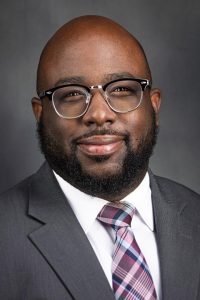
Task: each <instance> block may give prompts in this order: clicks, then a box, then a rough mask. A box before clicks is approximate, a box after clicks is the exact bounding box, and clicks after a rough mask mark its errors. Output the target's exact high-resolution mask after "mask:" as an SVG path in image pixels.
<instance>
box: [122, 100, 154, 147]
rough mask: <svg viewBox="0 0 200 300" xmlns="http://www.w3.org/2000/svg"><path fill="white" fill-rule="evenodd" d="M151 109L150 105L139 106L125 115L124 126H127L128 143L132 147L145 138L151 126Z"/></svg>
mask: <svg viewBox="0 0 200 300" xmlns="http://www.w3.org/2000/svg"><path fill="white" fill-rule="evenodd" d="M152 113H153V109H152V107H151V106H150V105H143V106H140V107H139V108H138V109H137V110H135V111H133V112H130V113H129V114H127V117H126V127H127V128H129V134H130V143H131V147H132V148H133V149H136V148H137V147H138V145H139V144H140V143H141V142H142V141H143V140H145V139H146V138H147V136H148V134H149V132H150V130H151V127H152Z"/></svg>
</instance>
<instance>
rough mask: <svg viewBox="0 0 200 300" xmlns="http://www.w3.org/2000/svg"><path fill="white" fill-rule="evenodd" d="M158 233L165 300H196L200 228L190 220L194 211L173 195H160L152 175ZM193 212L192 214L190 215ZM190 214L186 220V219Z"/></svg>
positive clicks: (161, 193) (199, 265) (163, 298)
mask: <svg viewBox="0 0 200 300" xmlns="http://www.w3.org/2000/svg"><path fill="white" fill-rule="evenodd" d="M150 179H151V189H152V200H153V208H154V216H155V230H156V238H157V245H158V253H159V259H160V269H161V281H162V294H163V296H162V300H169V299H170V300H177V299H181V300H188V299H197V293H198V285H199V270H200V255H199V253H200V252H199V251H200V245H199V239H197V237H198V236H199V234H200V232H199V227H198V226H197V224H195V222H192V220H191V221H187V220H188V219H192V218H188V216H189V215H190V214H192V213H194V211H192V209H190V206H189V205H187V204H186V203H185V202H184V199H175V198H174V193H170V192H168V195H167V193H165V192H164V190H163V191H162V192H161V191H160V188H159V187H158V185H157V182H156V180H155V178H154V176H153V175H152V174H150ZM190 210H191V212H190ZM186 214H187V217H186Z"/></svg>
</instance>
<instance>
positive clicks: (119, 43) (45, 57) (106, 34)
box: [37, 16, 151, 92]
mask: <svg viewBox="0 0 200 300" xmlns="http://www.w3.org/2000/svg"><path fill="white" fill-rule="evenodd" d="M122 48H123V49H124V51H123V54H122V52H121V49H122ZM126 53H127V55H132V57H133V66H132V67H133V72H136V73H138V74H135V75H136V76H137V77H139V78H147V79H151V72H150V69H149V65H148V62H147V59H146V56H145V53H144V51H143V48H142V46H141V45H140V43H139V42H138V41H137V39H136V38H135V37H133V36H132V35H131V34H130V33H129V32H128V31H127V30H125V29H124V28H123V27H121V26H120V25H119V24H117V23H116V22H114V21H112V20H110V19H108V18H105V17H101V16H82V17H79V18H75V19H73V20H71V21H70V22H68V23H66V24H64V25H63V26H62V27H61V28H60V29H59V30H58V31H57V32H56V33H55V34H54V35H53V37H52V38H51V39H50V40H49V41H48V42H47V44H46V46H45V47H44V49H43V51H42V54H41V57H40V61H39V65H38V72H37V91H38V92H41V91H42V90H45V89H48V88H51V87H54V86H55V85H56V82H58V81H59V79H62V77H64V76H75V75H77V76H79V75H83V74H78V73H79V70H78V68H76V72H78V73H77V74H75V73H74V72H72V73H74V74H69V69H71V68H69V67H68V66H69V65H70V62H72V64H74V65H75V66H78V65H79V64H81V62H80V60H82V61H83V62H85V71H86V72H88V71H89V68H88V64H89V63H91V66H93V68H95V69H96V68H98V64H106V66H107V70H105V72H106V71H109V72H111V73H112V72H113V71H112V70H111V68H110V64H109V58H110V59H112V61H113V60H114V61H115V62H116V64H117V62H118V60H120V61H121V60H122V59H123V55H126ZM98 60H99V61H98ZM95 63H96V65H95ZM134 65H137V67H135V66H134ZM134 69H135V70H134ZM139 69H140V70H139ZM64 73H65V74H64ZM80 73H83V70H82V69H80Z"/></svg>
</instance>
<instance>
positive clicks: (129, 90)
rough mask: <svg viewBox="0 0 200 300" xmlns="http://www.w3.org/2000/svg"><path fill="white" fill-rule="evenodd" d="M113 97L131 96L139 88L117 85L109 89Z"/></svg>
mask: <svg viewBox="0 0 200 300" xmlns="http://www.w3.org/2000/svg"><path fill="white" fill-rule="evenodd" d="M109 94H110V96H112V97H129V96H133V95H135V94H137V89H135V87H134V86H128V85H123V86H115V87H113V88H112V89H111V90H110V91H109Z"/></svg>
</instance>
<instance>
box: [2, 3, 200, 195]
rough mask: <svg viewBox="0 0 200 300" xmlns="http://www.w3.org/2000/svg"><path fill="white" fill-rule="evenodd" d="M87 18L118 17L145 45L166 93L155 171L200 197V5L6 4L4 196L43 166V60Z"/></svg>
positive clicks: (156, 81)
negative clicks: (56, 39) (38, 111)
mask: <svg viewBox="0 0 200 300" xmlns="http://www.w3.org/2000/svg"><path fill="white" fill-rule="evenodd" d="M84 14H98V15H104V16H107V17H110V18H112V19H114V20H116V21H117V22H119V23H121V24H122V25H123V26H125V27H126V28H127V29H128V30H129V31H130V32H132V33H133V34H135V35H136V37H138V39H139V40H140V41H141V42H142V44H143V46H144V48H145V50H146V53H147V57H148V59H149V62H150V66H151V69H152V73H153V78H154V86H156V87H160V88H161V89H162V91H163V103H162V109H161V122H160V124H161V125H160V135H159V139H158V144H157V146H156V149H155V151H154V156H153V158H152V160H151V168H152V170H153V171H154V172H155V173H157V174H160V175H162V176H166V177H170V178H172V179H174V180H177V181H179V182H181V183H183V184H185V185H187V186H189V187H190V188H192V189H194V190H196V191H197V192H200V185H199V183H200V179H199V177H200V159H199V150H200V139H199V130H200V118H199V115H200V99H199V90H200V2H199V0H169V1H163V0H138V1H136V0H130V1H128V0H127V1H126V0H124V1H123V0H120V1H119V0H101V1H95V0H93V1H92V0H91V1H89V0H73V1H70V0H24V1H23V0H21V1H9V0H7V1H2V0H1V2H0V15H1V17H0V45H1V46H0V47H1V55H0V60H1V69H0V77H1V78H0V94H1V105H0V136H1V147H0V191H3V190H5V189H7V188H8V187H10V186H12V185H13V184H15V183H17V182H19V181H20V180H21V179H23V178H24V177H26V176H28V175H29V174H31V173H32V172H35V171H36V170H37V169H38V167H39V166H40V165H41V163H42V161H43V157H42V156H41V155H40V151H39V148H38V145H37V140H36V134H35V120H34V117H33V115H32V111H31V102H30V101H31V97H32V96H33V95H35V77H36V68H37V63H38V58H39V55H40V52H41V50H42V48H43V46H44V44H45V42H46V41H47V39H48V38H49V37H50V36H51V35H52V34H53V32H54V31H55V30H57V29H58V27H59V26H61V25H62V24H63V23H65V22H66V21H68V20H70V19H71V18H73V17H75V16H78V15H84ZM88 42H89V37H88Z"/></svg>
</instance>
